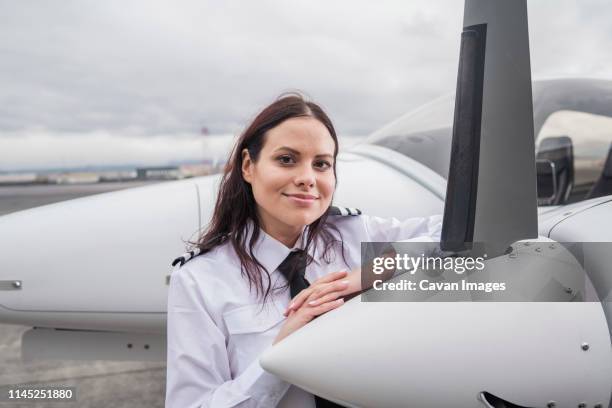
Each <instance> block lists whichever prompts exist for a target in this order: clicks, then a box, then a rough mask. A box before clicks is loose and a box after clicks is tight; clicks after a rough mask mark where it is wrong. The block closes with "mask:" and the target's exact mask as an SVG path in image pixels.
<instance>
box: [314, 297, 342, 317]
mask: <svg viewBox="0 0 612 408" xmlns="http://www.w3.org/2000/svg"><path fill="white" fill-rule="evenodd" d="M342 304H344V299H342V298H340V299H336V300H333V301H331V302H327V303H323V304H322V305H320V306H317V307H313V308H312V309H311V310H312V312H311V313H312V314H313V316H320V315H322V314H324V313H327V312H329V311H330V310H333V309H336V308H338V307H340V306H342Z"/></svg>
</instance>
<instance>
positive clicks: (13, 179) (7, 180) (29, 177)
mask: <svg viewBox="0 0 612 408" xmlns="http://www.w3.org/2000/svg"><path fill="white" fill-rule="evenodd" d="M44 182H45V180H41V179H40V178H39V177H38V175H37V174H36V173H17V174H0V184H4V185H7V184H9V185H10V184H34V183H44Z"/></svg>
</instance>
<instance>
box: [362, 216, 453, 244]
mask: <svg viewBox="0 0 612 408" xmlns="http://www.w3.org/2000/svg"><path fill="white" fill-rule="evenodd" d="M362 217H364V223H365V228H366V231H367V235H368V238H369V239H370V240H371V241H372V242H396V241H408V240H410V241H417V242H418V241H423V242H439V241H440V236H441V234H442V216H441V215H432V216H430V217H417V218H408V219H406V220H403V221H400V220H398V219H397V218H381V217H373V216H362Z"/></svg>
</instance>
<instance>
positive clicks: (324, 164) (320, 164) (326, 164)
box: [315, 160, 332, 170]
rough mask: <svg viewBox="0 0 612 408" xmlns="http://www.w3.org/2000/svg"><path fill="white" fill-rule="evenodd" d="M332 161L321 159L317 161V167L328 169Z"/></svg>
mask: <svg viewBox="0 0 612 408" xmlns="http://www.w3.org/2000/svg"><path fill="white" fill-rule="evenodd" d="M331 166H332V165H331V163H330V162H328V161H325V160H320V161H317V162H315V167H316V168H318V169H320V170H327V169H329V168H330V167H331Z"/></svg>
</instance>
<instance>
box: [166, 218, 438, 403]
mask: <svg viewBox="0 0 612 408" xmlns="http://www.w3.org/2000/svg"><path fill="white" fill-rule="evenodd" d="M328 221H329V222H330V223H333V224H335V225H336V227H337V228H338V230H339V231H340V232H341V234H342V240H343V243H344V248H345V258H346V261H347V263H348V265H346V264H345V263H344V260H343V257H342V255H341V254H340V253H339V251H338V250H337V249H336V247H334V248H332V251H334V254H333V256H332V258H333V259H332V260H331V262H330V263H327V262H326V261H325V260H324V259H323V258H322V257H321V249H322V248H321V247H320V246H316V247H315V248H313V249H311V250H310V255H311V256H313V262H311V263H310V264H309V265H308V266H307V268H306V279H307V280H308V281H309V282H314V281H315V280H317V279H318V278H320V277H322V276H325V275H326V274H328V273H330V272H335V271H341V270H351V269H355V268H358V267H359V266H360V263H361V242H362V241H364V242H368V241H379V242H392V241H400V240H406V239H414V238H417V237H424V238H425V237H427V238H429V240H431V239H433V240H436V241H437V240H439V237H440V231H441V226H442V217H441V216H433V217H428V218H410V219H407V220H405V221H398V220H397V219H394V218H392V219H384V218H379V217H371V216H367V215H358V216H329V217H328ZM302 238H303V237H302ZM247 242H248V240H247ZM302 245H303V242H302V239H298V241H297V243H296V245H295V247H294V248H301V247H302ZM294 248H288V247H286V246H285V245H284V244H282V243H281V242H279V241H277V240H275V239H274V238H272V237H270V236H269V235H267V234H266V233H265V232H264V231H263V230H261V233H260V237H259V240H258V242H257V243H256V244H255V247H254V255H255V257H256V258H257V259H258V260H259V261H260V262H261V264H262V265H263V266H265V267H266V269H267V270H268V271H270V273H271V277H272V282H273V284H274V282H276V283H277V284H280V285H284V284H286V281H285V280H284V278H283V277H282V275H281V272H279V271H278V270H277V267H278V266H279V265H280V263H281V262H282V261H283V260H284V259H285V258H286V257H287V255H288V254H289V253H290V252H291V251H292V250H293V249H294ZM338 248H339V247H338ZM277 279H278V282H277ZM264 281H265V279H264ZM270 293H271V295H270V296H269V297H268V298H267V299H266V303H265V304H264V305H262V303H261V298H258V297H257V295H256V294H255V291H254V290H253V291H251V290H249V284H248V281H247V280H246V278H245V277H243V276H242V275H241V272H240V262H239V260H238V258H237V255H236V253H235V252H234V250H233V248H232V246H231V244H229V243H225V244H223V245H220V246H218V247H216V248H215V249H213V250H212V251H210V252H208V253H206V254H203V255H200V256H197V257H195V258H194V259H192V260H190V261H189V262H187V263H185V265H183V266H182V267H181V268H180V269H177V270H175V271H174V272H173V273H172V278H171V280H170V289H169V293H168V325H167V336H168V337H167V340H168V355H167V377H166V408H196V407H210V408H220V407H223V408H227V407H239V408H247V407H248V408H270V407H277V406H278V407H292V408H315V402H314V397H313V396H312V394H309V393H307V392H306V391H303V390H302V389H300V388H298V387H296V386H294V385H291V384H289V383H287V382H285V381H284V380H282V379H280V378H278V377H276V376H275V375H273V374H270V373H268V372H266V371H264V370H263V369H262V368H261V366H260V365H259V356H260V355H261V354H262V353H263V351H264V350H265V349H266V348H268V347H270V346H271V344H272V342H273V341H274V338H275V337H276V335H277V333H278V331H279V330H280V328H281V326H282V324H283V320H284V319H285V318H284V316H283V312H284V310H285V309H286V307H287V305H288V304H289V300H290V295H289V290H288V289H287V290H283V291H276V292H274V293H273V292H270Z"/></svg>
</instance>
